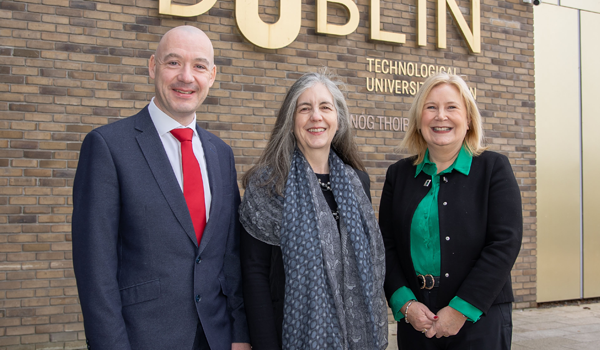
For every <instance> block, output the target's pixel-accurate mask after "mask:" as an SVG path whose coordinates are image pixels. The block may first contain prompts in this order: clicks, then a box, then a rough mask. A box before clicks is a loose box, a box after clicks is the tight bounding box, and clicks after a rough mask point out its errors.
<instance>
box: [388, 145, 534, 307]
mask: <svg viewBox="0 0 600 350" xmlns="http://www.w3.org/2000/svg"><path fill="white" fill-rule="evenodd" d="M413 161H414V157H411V158H407V159H402V160H400V161H398V162H397V163H395V164H393V165H392V166H390V167H389V169H388V171H387V175H386V179H385V184H384V186H383V193H382V195H381V205H380V207H379V225H380V227H381V233H382V235H383V241H384V244H385V247H386V279H385V284H384V289H385V293H386V297H387V298H388V300H389V299H390V298H391V296H392V294H393V293H394V292H395V291H396V290H397V289H398V288H400V287H403V286H408V287H409V288H410V289H411V290H412V291H413V293H414V294H415V296H416V297H417V299H418V300H420V301H422V300H423V296H422V291H421V289H419V287H420V286H418V283H417V279H416V277H415V269H414V266H413V262H412V257H411V255H410V226H411V223H412V218H413V215H414V212H415V210H416V209H417V206H418V205H419V203H420V202H421V200H422V199H423V198H424V197H425V195H426V194H427V192H428V191H429V190H430V188H431V186H429V187H426V186H424V184H425V181H426V180H427V179H431V176H429V175H427V174H425V172H421V173H419V176H417V177H416V178H415V173H416V167H415V166H414V165H412V162H413ZM444 177H445V178H446V180H447V182H446V181H443V180H442V181H440V192H439V197H438V207H439V218H440V248H441V269H440V272H441V273H440V275H441V276H440V287H439V291H438V297H437V303H438V305H436V307H438V308H442V307H445V306H447V305H448V303H449V302H450V300H451V299H452V298H453V297H455V296H459V297H460V298H462V299H463V300H465V301H467V302H468V303H470V304H471V305H473V306H475V307H476V308H478V309H479V310H481V311H482V312H483V313H484V314H485V313H486V312H487V311H488V309H489V308H490V306H491V305H492V304H498V303H505V302H511V301H514V299H513V294H512V287H511V278H510V270H511V269H512V266H513V264H514V263H515V260H516V258H517V255H518V254H519V250H520V247H521V239H522V235H523V217H522V209H521V194H520V191H519V186H518V185H517V181H516V180H515V176H514V174H513V172H512V169H511V166H510V163H509V162H508V158H507V157H505V156H503V155H500V154H498V153H494V152H488V151H486V152H483V154H481V155H480V156H478V157H473V162H472V165H471V171H470V172H469V175H468V176H465V175H463V174H461V173H459V172H457V171H452V172H451V173H449V174H446V175H444Z"/></svg>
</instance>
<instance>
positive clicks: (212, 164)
mask: <svg viewBox="0 0 600 350" xmlns="http://www.w3.org/2000/svg"><path fill="white" fill-rule="evenodd" d="M196 130H197V131H198V135H200V141H201V142H202V149H203V150H204V158H205V159H206V169H207V171H208V182H209V186H210V193H211V197H212V199H211V204H210V212H209V217H208V222H207V223H206V227H205V228H204V233H203V234H202V240H201V241H200V247H199V248H198V249H199V253H202V251H203V250H204V248H205V247H206V246H207V245H208V242H210V240H211V239H212V237H214V235H215V234H216V233H217V230H216V228H215V227H216V226H217V225H218V223H219V222H220V216H221V212H222V210H221V207H222V205H223V204H222V203H223V190H222V186H223V181H224V180H223V178H222V177H221V167H220V165H219V156H218V154H217V148H216V147H215V145H214V144H213V143H212V138H213V135H212V134H211V133H209V132H208V131H206V130H204V129H202V128H200V127H199V126H197V125H196Z"/></svg>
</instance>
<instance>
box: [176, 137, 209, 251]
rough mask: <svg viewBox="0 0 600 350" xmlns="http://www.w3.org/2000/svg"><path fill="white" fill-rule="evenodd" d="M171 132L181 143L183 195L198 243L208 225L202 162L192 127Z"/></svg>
mask: <svg viewBox="0 0 600 350" xmlns="http://www.w3.org/2000/svg"><path fill="white" fill-rule="evenodd" d="M171 134H173V136H175V138H176V139H177V140H179V142H180V143H181V163H182V166H183V196H184V197H185V202H186V203H187V206H188V210H189V211H190V216H191V217H192V223H193V224H194V231H196V238H197V239H198V245H200V239H202V232H204V226H206V206H205V204H204V184H203V183H202V172H201V171H200V164H198V159H196V156H195V155H194V150H193V149H192V135H194V131H193V130H192V129H190V128H185V129H173V130H171Z"/></svg>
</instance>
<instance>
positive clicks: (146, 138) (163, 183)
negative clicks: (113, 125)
mask: <svg viewBox="0 0 600 350" xmlns="http://www.w3.org/2000/svg"><path fill="white" fill-rule="evenodd" d="M135 128H136V130H138V131H140V133H139V134H138V135H137V136H136V139H137V142H138V144H139V146H140V149H141V150H142V153H143V154H144V157H145V158H146V161H147V162H148V166H149V167H150V170H151V171H152V174H153V175H154V178H155V179H156V183H158V186H159V187H160V190H161V191H162V193H163V195H164V196H165V199H166V200H167V203H169V206H170V208H171V211H172V212H173V215H175V217H176V218H177V220H178V221H179V223H180V224H181V226H182V227H183V229H184V230H185V232H186V234H187V235H188V236H189V238H190V239H191V240H192V242H194V244H196V245H198V243H197V240H196V233H195V232H194V224H193V223H192V219H191V217H190V213H189V211H188V207H187V204H186V202H185V197H184V196H183V192H182V191H181V188H180V187H179V184H178V183H177V178H176V177H175V174H174V173H173V168H172V167H171V163H170V162H169V158H168V157H167V153H166V152H165V149H164V147H163V145H162V141H161V140H160V137H159V136H158V131H156V128H155V127H154V123H152V119H151V118H150V113H149V112H148V107H147V106H146V107H145V108H144V109H143V110H142V111H141V112H140V113H139V114H138V117H137V119H136V122H135ZM209 173H210V172H209Z"/></svg>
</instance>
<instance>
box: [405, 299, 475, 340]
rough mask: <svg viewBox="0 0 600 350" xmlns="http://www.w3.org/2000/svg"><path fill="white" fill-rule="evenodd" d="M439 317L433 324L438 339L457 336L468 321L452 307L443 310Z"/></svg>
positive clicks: (438, 314)
mask: <svg viewBox="0 0 600 350" xmlns="http://www.w3.org/2000/svg"><path fill="white" fill-rule="evenodd" d="M409 311H410V310H409ZM437 316H438V319H437V321H436V322H435V323H434V324H433V328H435V329H434V330H435V333H434V334H435V336H436V338H441V337H449V336H453V335H457V334H458V332H459V331H460V329H461V328H462V326H463V325H464V324H465V321H466V320H467V318H466V317H465V316H464V315H463V314H461V313H460V312H458V311H456V309H453V308H452V307H450V306H446V307H445V308H443V309H441V310H440V311H439V312H438V313H437ZM428 333H429V332H428ZM429 338H431V337H429Z"/></svg>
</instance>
